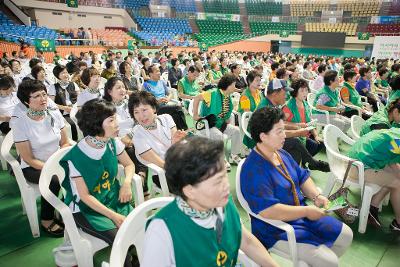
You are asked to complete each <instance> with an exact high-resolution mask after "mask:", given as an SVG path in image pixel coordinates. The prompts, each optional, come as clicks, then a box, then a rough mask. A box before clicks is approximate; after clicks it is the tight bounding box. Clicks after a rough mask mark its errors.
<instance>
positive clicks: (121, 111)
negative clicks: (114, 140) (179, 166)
mask: <svg viewBox="0 0 400 267" xmlns="http://www.w3.org/2000/svg"><path fill="white" fill-rule="evenodd" d="M122 63H123V62H122ZM122 63H121V64H122ZM126 96H127V90H126V89H125V85H124V83H123V80H122V79H121V78H117V77H113V78H111V79H109V80H108V81H107V82H106V84H105V87H104V96H103V98H104V99H105V100H107V101H109V102H111V103H112V104H113V105H114V107H115V109H116V117H117V121H118V125H119V133H118V136H119V137H120V138H121V141H122V142H123V143H124V145H125V150H126V152H127V153H128V155H129V157H130V158H131V159H132V160H133V162H134V163H135V166H136V172H137V173H138V174H139V175H140V176H142V177H145V175H146V170H147V168H146V167H145V166H144V165H143V164H141V163H140V162H139V161H138V159H137V157H136V155H135V147H134V146H133V140H132V138H133V136H132V135H131V130H132V128H133V126H134V121H133V119H132V117H131V114H130V112H129V109H128V99H126Z"/></svg>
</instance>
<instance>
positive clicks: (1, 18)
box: [0, 11, 14, 25]
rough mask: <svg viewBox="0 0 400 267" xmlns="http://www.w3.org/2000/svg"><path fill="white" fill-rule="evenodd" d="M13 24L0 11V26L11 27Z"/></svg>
mask: <svg viewBox="0 0 400 267" xmlns="http://www.w3.org/2000/svg"><path fill="white" fill-rule="evenodd" d="M11 24H14V22H13V21H12V20H10V19H9V18H8V17H7V16H6V15H5V14H3V12H1V11H0V25H11Z"/></svg>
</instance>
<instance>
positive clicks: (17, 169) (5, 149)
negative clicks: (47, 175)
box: [1, 130, 31, 195]
mask: <svg viewBox="0 0 400 267" xmlns="http://www.w3.org/2000/svg"><path fill="white" fill-rule="evenodd" d="M13 145H14V140H13V133H12V130H11V131H9V132H8V134H7V135H6V136H5V137H4V139H3V143H2V144H1V156H2V157H3V158H4V159H5V160H6V161H7V162H8V164H10V165H11V168H12V170H13V172H14V175H15V178H16V180H17V183H18V187H19V190H20V191H21V195H22V194H24V193H25V190H26V189H27V188H29V187H31V186H30V185H29V184H28V183H27V182H26V180H25V178H24V174H23V173H22V169H21V166H20V163H19V162H18V160H17V159H16V158H15V157H14V156H13V155H12V154H11V153H10V151H11V148H12V146H13Z"/></svg>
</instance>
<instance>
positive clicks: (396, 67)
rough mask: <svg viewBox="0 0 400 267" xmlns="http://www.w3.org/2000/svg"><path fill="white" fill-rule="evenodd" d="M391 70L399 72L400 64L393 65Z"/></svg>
mask: <svg viewBox="0 0 400 267" xmlns="http://www.w3.org/2000/svg"><path fill="white" fill-rule="evenodd" d="M391 69H392V71H395V72H398V71H399V70H400V64H399V63H395V64H393V65H392V67H391Z"/></svg>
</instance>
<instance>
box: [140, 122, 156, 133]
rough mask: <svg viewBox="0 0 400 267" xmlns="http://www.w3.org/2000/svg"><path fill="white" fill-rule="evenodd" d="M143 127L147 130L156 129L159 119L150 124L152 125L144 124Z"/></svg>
mask: <svg viewBox="0 0 400 267" xmlns="http://www.w3.org/2000/svg"><path fill="white" fill-rule="evenodd" d="M142 127H143V128H144V129H145V130H147V131H151V130H155V129H157V121H156V120H154V122H153V123H152V124H150V125H142Z"/></svg>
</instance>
